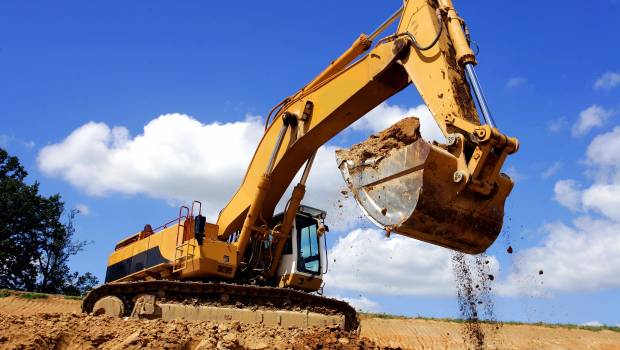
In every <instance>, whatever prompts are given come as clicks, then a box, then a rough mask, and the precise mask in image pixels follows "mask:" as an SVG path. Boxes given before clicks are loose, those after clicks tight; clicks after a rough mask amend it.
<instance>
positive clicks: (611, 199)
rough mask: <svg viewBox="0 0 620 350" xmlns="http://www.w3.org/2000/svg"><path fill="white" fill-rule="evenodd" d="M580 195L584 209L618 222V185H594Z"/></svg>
mask: <svg viewBox="0 0 620 350" xmlns="http://www.w3.org/2000/svg"><path fill="white" fill-rule="evenodd" d="M581 195H582V200H583V206H584V207H585V208H586V209H590V210H592V211H594V212H597V213H599V214H602V215H604V216H606V217H608V218H610V219H612V220H615V221H618V222H620V183H614V184H608V185H606V184H594V185H592V186H590V187H589V188H587V189H586V190H584V191H583V192H582V193H581Z"/></svg>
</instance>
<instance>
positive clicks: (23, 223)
mask: <svg viewBox="0 0 620 350" xmlns="http://www.w3.org/2000/svg"><path fill="white" fill-rule="evenodd" d="M27 175H28V173H27V172H26V170H25V169H24V167H23V166H22V165H21V164H20V163H19V160H18V159H17V157H12V156H10V155H9V154H8V153H7V152H6V151H5V150H3V149H1V148H0V288H8V289H16V290H28V291H36V292H42V293H63V292H71V294H76V293H83V292H85V291H86V290H88V289H89V288H92V287H93V286H94V285H96V284H97V283H98V281H97V278H96V277H94V276H93V275H92V274H90V273H87V274H85V275H82V276H80V275H78V274H76V273H71V271H70V269H69V267H68V265H67V263H68V261H69V259H70V258H71V257H72V256H74V255H76V254H77V253H79V252H80V251H82V250H83V249H84V247H85V245H86V242H84V241H77V240H75V239H74V238H73V235H74V233H75V227H74V225H73V220H74V218H75V215H76V213H77V211H75V210H71V211H69V212H68V213H67V221H66V223H63V222H62V216H63V214H64V213H65V208H64V203H63V202H62V201H61V198H60V195H58V194H55V195H52V196H49V197H45V196H42V195H40V194H39V183H38V182H35V183H33V184H32V185H29V184H27V183H25V178H26V176H27Z"/></svg>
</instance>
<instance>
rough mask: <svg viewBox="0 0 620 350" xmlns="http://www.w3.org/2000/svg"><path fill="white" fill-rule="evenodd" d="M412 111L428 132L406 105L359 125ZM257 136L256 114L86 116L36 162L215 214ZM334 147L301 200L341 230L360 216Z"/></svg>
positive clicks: (86, 186)
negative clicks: (346, 192) (227, 117)
mask: <svg viewBox="0 0 620 350" xmlns="http://www.w3.org/2000/svg"><path fill="white" fill-rule="evenodd" d="M425 111H426V112H425ZM409 112H410V114H415V115H418V116H420V117H421V118H422V119H423V120H427V119H428V121H427V122H423V124H422V128H423V130H422V131H423V132H425V133H427V134H428V133H429V131H424V130H432V128H430V127H428V125H427V127H426V129H425V128H424V125H426V124H428V123H430V122H432V119H431V117H430V113H429V112H428V109H426V107H425V106H419V107H416V108H409V109H407V108H402V107H394V106H390V105H388V104H383V105H382V106H381V107H380V108H378V109H375V110H373V111H372V112H370V113H369V115H367V116H365V117H363V119H364V121H362V122H361V123H362V124H357V126H356V128H359V129H364V128H370V127H372V128H378V129H377V130H380V129H381V128H383V126H384V124H385V127H387V126H389V125H391V124H390V123H391V122H395V121H396V120H399V119H401V118H402V117H403V116H404V114H405V113H409ZM424 113H428V115H425V114H424ZM386 123H387V124H386ZM433 123H434V122H433ZM435 128H437V130H439V129H438V127H437V126H436V125H435ZM373 131H375V130H374V129H373ZM437 132H438V133H440V132H439V131H437ZM262 135H263V123H262V122H261V121H260V118H259V117H256V116H247V117H246V120H244V121H240V122H230V123H218V122H214V123H210V124H204V123H201V122H200V121H198V120H196V119H194V118H192V117H190V116H187V115H184V114H178V113H174V114H166V115H161V116H159V117H157V118H155V119H153V120H151V121H150V122H148V123H147V124H146V125H145V126H144V129H143V131H142V133H140V134H139V135H135V136H133V135H130V132H129V130H127V128H125V127H122V126H115V127H110V126H108V125H106V124H105V123H95V122H89V123H87V124H84V125H83V126H81V127H79V128H78V129H76V130H74V131H73V132H72V133H71V134H69V135H68V136H67V137H66V138H65V139H64V140H62V141H61V142H58V143H56V144H52V145H48V146H46V147H44V148H43V149H42V150H41V151H40V152H39V155H38V166H39V169H41V171H42V172H43V173H45V174H47V175H49V176H56V177H61V178H63V179H65V180H66V181H68V182H69V183H71V184H72V185H73V186H75V187H76V188H78V189H80V190H82V191H84V192H86V193H87V194H89V195H93V196H102V195H110V194H129V195H136V194H144V195H147V196H149V197H152V198H158V199H163V200H166V201H168V202H170V203H172V204H177V203H179V202H181V203H187V202H190V201H191V200H194V199H197V200H203V204H205V209H206V212H207V214H208V217H209V219H210V220H213V219H215V217H216V216H217V213H218V212H219V210H220V209H221V208H222V207H223V206H224V205H225V204H226V203H227V202H228V200H229V198H230V196H232V194H233V193H234V192H235V190H236V189H237V186H239V184H240V183H241V179H242V177H243V175H244V174H245V171H246V169H247V166H248V164H249V162H250V159H251V157H252V155H253V153H254V150H255V148H256V145H257V144H258V141H259V139H260V137H262ZM432 137H434V136H433V133H432V132H430V136H429V138H432ZM335 149H336V147H334V146H329V145H325V146H323V147H321V148H320V149H319V150H318V153H317V157H316V159H315V162H314V166H313V167H312V171H311V174H310V177H309V179H308V183H307V185H306V196H305V198H304V204H307V205H310V206H316V207H318V208H322V209H326V210H327V211H328V216H327V223H328V224H329V225H330V227H331V228H332V229H336V230H345V229H350V228H352V227H354V226H358V225H359V224H360V222H362V221H364V220H365V218H363V217H362V214H361V213H360V210H359V208H358V207H357V205H356V203H355V202H354V200H353V199H352V198H349V197H347V196H343V195H342V194H341V193H340V191H341V190H343V189H344V188H345V183H344V181H343V179H342V176H341V175H340V172H339V170H338V168H337V165H336V160H335V155H334V151H335ZM296 182H297V181H294V182H293V183H292V185H294V184H296ZM288 193H290V191H289V192H288ZM205 200H206V201H205ZM286 200H288V196H287V195H285V196H284V197H283V202H286ZM204 202H206V203H204Z"/></svg>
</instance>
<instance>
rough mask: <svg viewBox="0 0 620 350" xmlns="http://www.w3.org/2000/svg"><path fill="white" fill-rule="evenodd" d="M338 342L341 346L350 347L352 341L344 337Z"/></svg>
mask: <svg viewBox="0 0 620 350" xmlns="http://www.w3.org/2000/svg"><path fill="white" fill-rule="evenodd" d="M338 342H339V343H340V344H342V345H348V344H349V343H350V342H351V341H350V340H349V338H347V337H342V338H340V339H338Z"/></svg>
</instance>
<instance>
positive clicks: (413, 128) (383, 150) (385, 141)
mask: <svg viewBox="0 0 620 350" xmlns="http://www.w3.org/2000/svg"><path fill="white" fill-rule="evenodd" d="M420 137H421V136H420V121H419V120H418V118H415V117H408V118H405V119H402V120H400V121H399V122H397V123H396V124H394V125H392V126H390V127H389V128H387V129H385V130H383V131H381V132H379V133H377V134H373V135H370V137H369V138H368V139H367V140H365V141H363V142H360V143H358V144H355V145H353V146H351V148H348V149H339V150H336V154H337V156H338V157H339V158H341V159H347V160H352V161H353V162H354V163H355V164H361V163H363V162H364V161H365V160H367V159H371V158H380V157H385V156H386V155H388V154H389V153H390V151H391V150H393V149H395V148H401V147H404V146H406V145H410V144H412V143H414V142H415V141H417V140H418V139H420Z"/></svg>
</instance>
